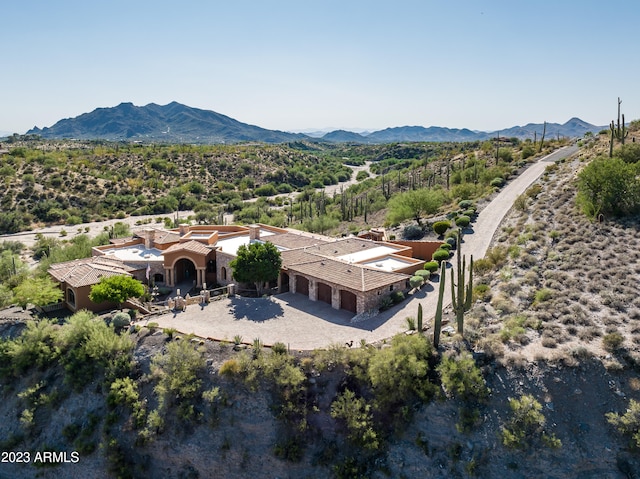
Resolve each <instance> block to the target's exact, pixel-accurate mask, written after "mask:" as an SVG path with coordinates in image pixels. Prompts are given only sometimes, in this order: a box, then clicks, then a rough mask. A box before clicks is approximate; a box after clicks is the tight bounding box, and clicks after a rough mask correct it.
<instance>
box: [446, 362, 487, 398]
mask: <svg viewBox="0 0 640 479" xmlns="http://www.w3.org/2000/svg"><path fill="white" fill-rule="evenodd" d="M436 371H438V374H439V375H440V380H441V381H442V387H443V388H444V390H445V392H446V393H447V394H448V395H449V396H453V397H456V398H459V399H461V400H463V401H466V402H475V401H478V400H481V399H483V398H485V397H486V396H487V395H488V394H489V389H488V388H487V385H486V383H485V381H484V378H483V377H482V372H481V371H480V368H478V366H477V365H476V363H475V361H474V360H473V357H472V356H471V354H470V353H468V352H463V353H461V354H460V355H459V356H457V357H455V356H454V355H445V356H444V357H443V358H442V361H441V362H440V364H439V365H438V366H437V367H436Z"/></svg>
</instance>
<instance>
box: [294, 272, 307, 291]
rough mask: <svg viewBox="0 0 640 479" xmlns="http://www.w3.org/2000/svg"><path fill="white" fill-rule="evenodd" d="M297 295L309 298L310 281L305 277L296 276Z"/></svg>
mask: <svg viewBox="0 0 640 479" xmlns="http://www.w3.org/2000/svg"><path fill="white" fill-rule="evenodd" d="M296 293H300V294H304V295H305V296H309V280H308V279H307V278H305V277H304V276H299V275H296Z"/></svg>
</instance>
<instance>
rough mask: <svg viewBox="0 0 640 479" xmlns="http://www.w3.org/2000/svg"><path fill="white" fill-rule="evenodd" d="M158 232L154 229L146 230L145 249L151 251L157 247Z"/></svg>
mask: <svg viewBox="0 0 640 479" xmlns="http://www.w3.org/2000/svg"><path fill="white" fill-rule="evenodd" d="M155 239H156V231H155V230H154V229H153V228H146V229H145V230H144V248H145V249H151V248H153V247H154V246H155Z"/></svg>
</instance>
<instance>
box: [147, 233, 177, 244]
mask: <svg viewBox="0 0 640 479" xmlns="http://www.w3.org/2000/svg"><path fill="white" fill-rule="evenodd" d="M178 241H180V233H178V232H177V231H166V230H156V236H155V237H154V238H153V242H154V243H156V244H168V243H177V242H178Z"/></svg>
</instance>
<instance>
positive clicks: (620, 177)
mask: <svg viewBox="0 0 640 479" xmlns="http://www.w3.org/2000/svg"><path fill="white" fill-rule="evenodd" d="M637 173H638V168H637V164H635V163H625V162H624V161H623V160H621V159H620V158H615V157H614V158H610V159H609V158H603V157H598V158H596V159H594V160H593V161H591V162H590V163H589V164H588V165H587V166H585V167H584V168H583V169H582V171H581V172H580V173H579V174H578V202H579V203H580V205H581V206H582V208H583V210H584V212H585V213H586V214H587V215H588V216H590V217H592V218H595V217H597V216H598V215H599V214H600V213H602V214H605V215H608V214H611V215H614V216H624V215H626V214H630V213H631V214H632V213H635V212H636V211H637V210H638V207H640V182H639V181H638V180H637V179H636V175H637Z"/></svg>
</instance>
